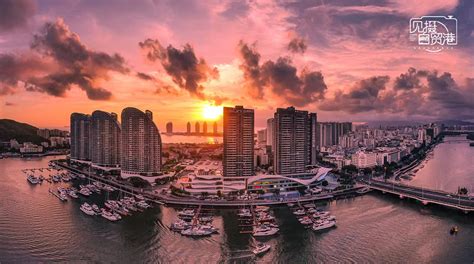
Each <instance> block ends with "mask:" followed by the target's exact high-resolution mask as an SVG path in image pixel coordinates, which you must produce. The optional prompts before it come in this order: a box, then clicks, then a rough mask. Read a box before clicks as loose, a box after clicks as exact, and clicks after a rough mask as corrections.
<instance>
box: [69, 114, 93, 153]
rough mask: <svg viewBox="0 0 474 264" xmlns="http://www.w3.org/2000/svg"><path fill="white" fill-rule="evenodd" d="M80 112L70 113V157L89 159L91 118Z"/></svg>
mask: <svg viewBox="0 0 474 264" xmlns="http://www.w3.org/2000/svg"><path fill="white" fill-rule="evenodd" d="M90 118H91V117H90V115H86V114H82V113H72V114H71V119H70V121H71V123H70V126H71V159H74V160H84V161H89V160H90V159H91V144H90V133H91V119H90Z"/></svg>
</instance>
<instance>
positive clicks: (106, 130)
mask: <svg viewBox="0 0 474 264" xmlns="http://www.w3.org/2000/svg"><path fill="white" fill-rule="evenodd" d="M120 142H121V127H120V123H119V122H118V120H117V114H115V113H107V112H104V111H99V110H97V111H94V112H93V113H92V116H91V161H92V166H95V167H101V168H104V169H107V168H118V167H120V162H121V159H120Z"/></svg>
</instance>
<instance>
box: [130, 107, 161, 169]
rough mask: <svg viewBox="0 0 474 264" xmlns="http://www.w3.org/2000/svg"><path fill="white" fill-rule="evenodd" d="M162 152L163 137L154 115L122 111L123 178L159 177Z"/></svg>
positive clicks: (131, 110) (132, 110) (147, 112)
mask: <svg viewBox="0 0 474 264" xmlns="http://www.w3.org/2000/svg"><path fill="white" fill-rule="evenodd" d="M161 150H162V146H161V136H160V133H159V130H158V128H157V126H156V125H155V123H154V122H153V113H152V112H151V111H148V110H146V111H145V112H142V111H140V110H138V109H136V108H133V107H127V108H125V109H124V110H123V111H122V153H121V154H122V163H121V169H122V171H121V175H122V177H124V178H126V177H131V176H157V175H159V174H160V172H161V156H162V155H161Z"/></svg>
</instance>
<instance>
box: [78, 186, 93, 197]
mask: <svg viewBox="0 0 474 264" xmlns="http://www.w3.org/2000/svg"><path fill="white" fill-rule="evenodd" d="M79 193H80V194H82V195H84V196H89V195H91V194H92V193H91V192H90V191H89V189H87V188H85V187H84V188H81V190H79Z"/></svg>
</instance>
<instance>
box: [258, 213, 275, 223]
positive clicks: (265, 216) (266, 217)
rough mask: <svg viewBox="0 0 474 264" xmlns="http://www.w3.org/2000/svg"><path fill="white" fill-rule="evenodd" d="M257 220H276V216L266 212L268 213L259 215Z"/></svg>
mask: <svg viewBox="0 0 474 264" xmlns="http://www.w3.org/2000/svg"><path fill="white" fill-rule="evenodd" d="M257 220H258V221H260V222H265V221H273V220H275V217H273V216H271V215H268V214H266V215H262V216H260V217H258V218H257Z"/></svg>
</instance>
